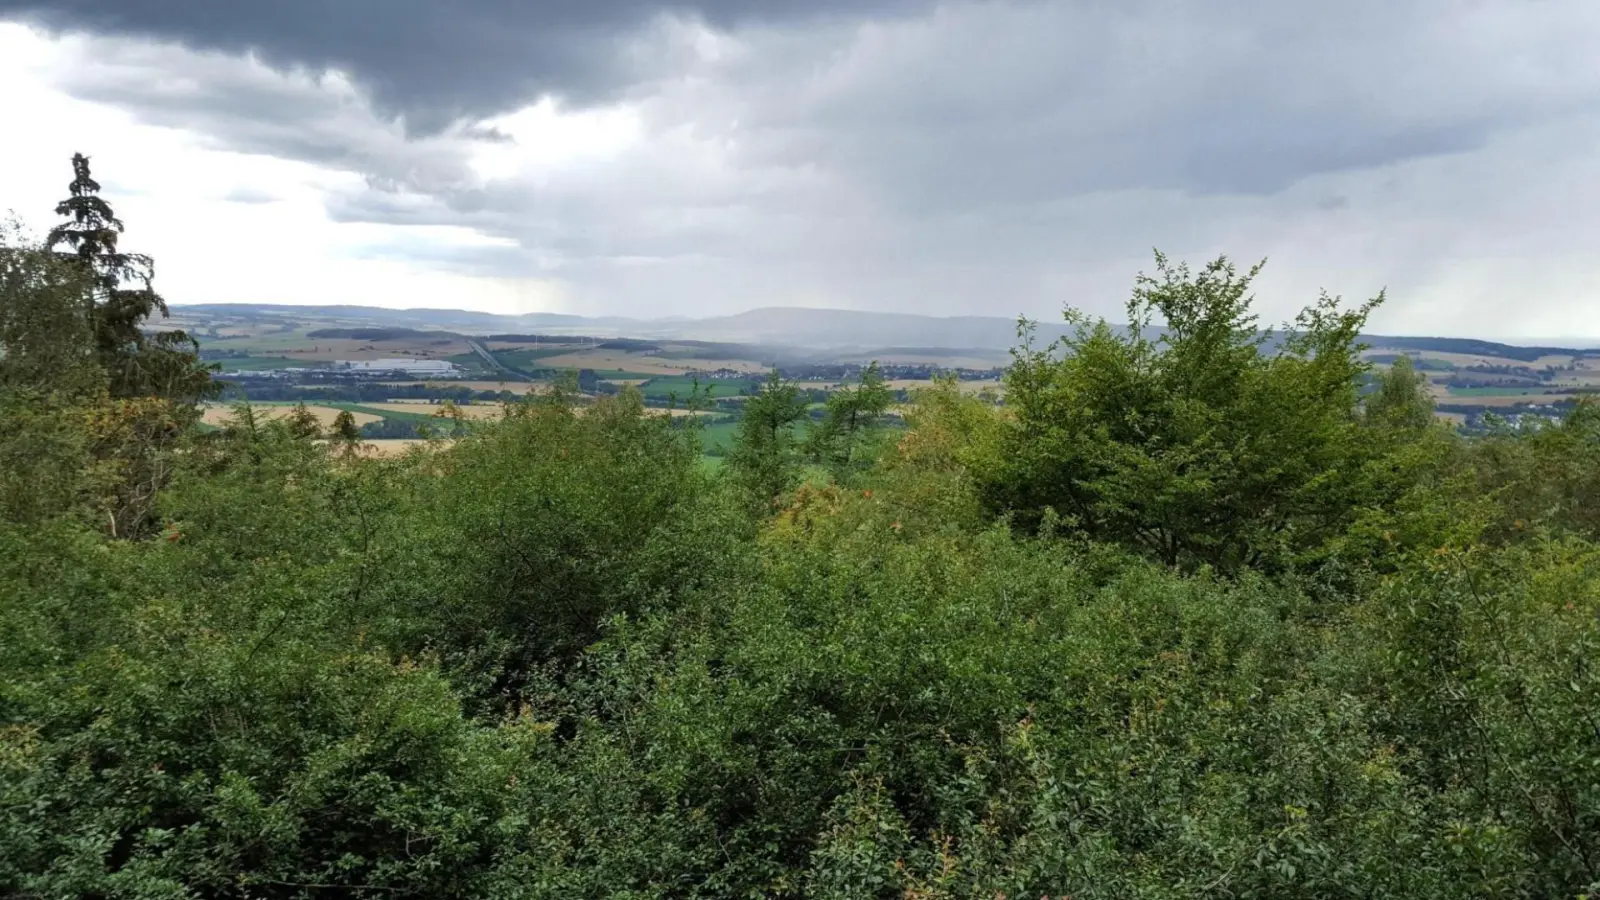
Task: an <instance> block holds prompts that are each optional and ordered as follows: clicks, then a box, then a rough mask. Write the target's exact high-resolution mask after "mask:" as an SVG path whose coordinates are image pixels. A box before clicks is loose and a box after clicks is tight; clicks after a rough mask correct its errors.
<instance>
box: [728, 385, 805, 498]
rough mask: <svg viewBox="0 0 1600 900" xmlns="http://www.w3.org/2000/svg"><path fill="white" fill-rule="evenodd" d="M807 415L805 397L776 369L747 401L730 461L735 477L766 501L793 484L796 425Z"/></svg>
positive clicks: (729, 454)
mask: <svg viewBox="0 0 1600 900" xmlns="http://www.w3.org/2000/svg"><path fill="white" fill-rule="evenodd" d="M805 415H806V398H805V396H804V395H803V394H801V393H800V389H799V388H798V387H796V386H795V385H794V383H793V382H790V381H784V380H783V378H782V376H780V375H779V374H778V372H777V370H773V372H772V373H771V374H770V375H768V376H767V380H766V382H765V383H764V384H763V385H762V386H761V389H760V390H758V391H757V392H756V393H754V394H752V395H751V396H750V399H749V400H748V401H746V402H745V404H744V415H743V417H742V418H741V419H740V420H739V430H738V432H737V434H736V435H735V436H734V441H733V449H732V450H731V451H730V452H729V453H728V465H729V467H730V468H731V469H732V470H733V473H734V477H735V479H736V480H737V481H738V482H739V483H740V484H741V485H742V486H744V487H745V488H747V489H748V490H750V491H751V492H752V493H753V494H754V495H755V496H757V497H760V498H761V499H762V500H763V501H765V500H770V499H771V498H773V497H776V496H777V495H779V494H781V493H783V492H784V491H786V490H788V489H789V488H790V487H792V486H793V484H794V481H795V477H796V472H797V466H796V456H797V452H796V451H797V447H796V438H795V434H794V426H795V424H796V423H797V422H799V421H800V420H801V419H803V418H805Z"/></svg>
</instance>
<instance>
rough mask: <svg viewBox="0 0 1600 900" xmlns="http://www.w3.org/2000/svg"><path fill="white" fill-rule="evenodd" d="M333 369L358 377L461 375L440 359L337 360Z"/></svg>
mask: <svg viewBox="0 0 1600 900" xmlns="http://www.w3.org/2000/svg"><path fill="white" fill-rule="evenodd" d="M333 367H334V368H335V369H339V370H341V371H345V372H351V373H354V374H360V375H387V374H391V373H399V374H403V375H420V376H428V377H432V378H456V377H458V376H460V375H461V370H460V369H458V368H456V365H455V363H449V362H445V361H444V360H442V359H362V360H339V361H338V362H336V363H334V364H333Z"/></svg>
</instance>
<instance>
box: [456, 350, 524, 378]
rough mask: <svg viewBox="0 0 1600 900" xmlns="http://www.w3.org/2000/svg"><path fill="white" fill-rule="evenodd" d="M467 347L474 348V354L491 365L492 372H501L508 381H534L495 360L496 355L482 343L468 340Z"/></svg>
mask: <svg viewBox="0 0 1600 900" xmlns="http://www.w3.org/2000/svg"><path fill="white" fill-rule="evenodd" d="M467 346H468V347H471V348H472V352H473V353H476V354H478V355H479V356H480V357H482V358H483V361H484V362H486V363H488V364H489V368H490V369H491V370H492V371H495V372H499V373H500V374H502V375H504V376H506V378H507V380H508V381H531V380H532V379H530V378H528V377H527V376H526V375H523V374H522V373H521V372H518V371H516V370H515V369H512V368H510V367H509V366H507V365H506V364H505V363H502V362H501V361H500V360H498V359H495V358H494V354H493V353H490V352H489V348H488V347H485V346H484V345H482V344H480V343H478V342H477V341H474V340H468V341H467Z"/></svg>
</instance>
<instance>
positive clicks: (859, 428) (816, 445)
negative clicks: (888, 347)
mask: <svg viewBox="0 0 1600 900" xmlns="http://www.w3.org/2000/svg"><path fill="white" fill-rule="evenodd" d="M893 399H894V395H893V394H892V393H891V392H890V391H889V388H888V386H887V385H886V384H885V383H884V380H883V373H882V372H880V371H879V370H878V363H877V362H876V361H874V362H873V363H872V364H871V365H869V366H867V368H866V369H865V370H863V371H862V373H861V378H860V379H859V380H858V381H857V382H856V384H854V385H850V386H840V387H839V388H838V389H837V390H835V391H834V392H833V393H831V394H829V395H828V402H827V415H826V416H824V417H823V419H822V420H821V421H820V422H817V423H815V424H814V425H812V427H811V432H810V434H809V435H808V436H807V439H806V451H807V454H808V455H809V456H810V457H811V458H812V459H814V460H816V461H817V462H819V463H822V464H823V465H825V466H827V467H828V469H829V471H831V472H832V473H833V474H834V477H835V478H844V477H846V476H848V475H849V474H850V473H852V472H857V471H860V470H861V469H863V468H865V467H866V466H867V465H870V463H871V461H872V456H871V454H870V453H869V452H864V451H866V449H867V444H868V442H869V441H870V438H871V437H872V435H874V434H875V433H876V431H877V428H878V426H880V425H881V424H882V421H883V416H884V413H886V412H888V410H889V404H890V402H891V401H892V400H893Z"/></svg>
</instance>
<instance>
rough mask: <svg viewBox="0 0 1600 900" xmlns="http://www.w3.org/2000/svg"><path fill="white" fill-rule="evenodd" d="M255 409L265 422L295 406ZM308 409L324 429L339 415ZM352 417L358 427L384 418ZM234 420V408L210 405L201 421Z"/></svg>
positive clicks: (320, 408) (334, 411)
mask: <svg viewBox="0 0 1600 900" xmlns="http://www.w3.org/2000/svg"><path fill="white" fill-rule="evenodd" d="M253 409H254V410H255V413H256V415H257V416H259V417H260V418H262V419H264V420H271V419H281V418H283V417H284V416H287V415H288V414H289V413H291V412H293V411H294V407H293V406H256V407H253ZM306 409H309V410H311V414H312V415H314V416H316V417H317V422H318V423H319V424H321V425H322V427H323V428H331V427H332V426H333V420H334V419H335V418H337V417H338V415H339V410H337V409H334V408H333V407H331V406H311V405H307V406H306ZM350 415H352V416H354V417H355V420H356V426H357V427H360V426H362V425H365V424H367V423H368V422H377V421H380V420H381V419H382V418H383V417H382V416H374V415H372V414H370V413H362V412H352V413H351V414H350ZM232 418H233V408H232V407H230V406H226V405H223V404H220V403H210V404H207V405H206V411H205V415H204V416H203V417H202V419H201V421H203V422H205V423H206V424H207V425H222V424H224V423H225V422H227V421H228V420H230V419H232Z"/></svg>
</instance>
